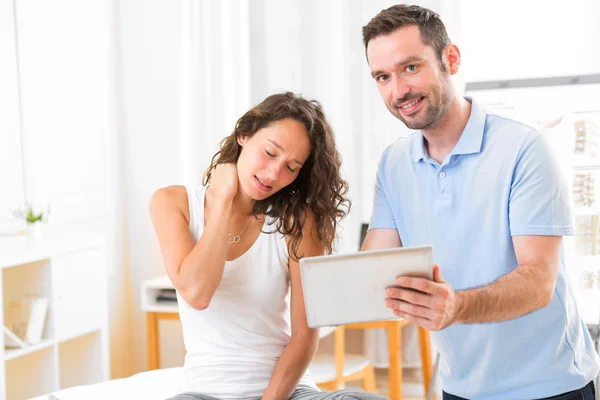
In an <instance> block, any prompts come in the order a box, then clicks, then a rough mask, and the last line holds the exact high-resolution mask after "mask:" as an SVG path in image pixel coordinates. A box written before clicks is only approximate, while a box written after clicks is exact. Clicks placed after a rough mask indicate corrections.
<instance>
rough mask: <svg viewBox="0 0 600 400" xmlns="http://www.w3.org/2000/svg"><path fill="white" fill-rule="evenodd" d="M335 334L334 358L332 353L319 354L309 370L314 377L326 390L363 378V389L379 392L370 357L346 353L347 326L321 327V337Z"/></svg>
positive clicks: (336, 388) (338, 387) (341, 386)
mask: <svg viewBox="0 0 600 400" xmlns="http://www.w3.org/2000/svg"><path fill="white" fill-rule="evenodd" d="M331 333H333V335H334V353H333V360H332V359H331V356H330V355H317V356H316V357H315V359H314V360H313V361H312V362H311V364H310V367H309V370H310V372H311V374H312V376H313V379H314V380H315V382H316V383H317V385H319V387H321V388H322V389H324V390H339V389H344V388H345V385H346V382H350V381H356V380H361V381H362V386H363V390H365V391H366V392H371V393H377V387H376V384H375V369H374V368H373V364H371V362H370V361H369V359H368V358H366V357H365V356H362V355H355V354H346V349H345V347H346V339H345V334H346V327H345V326H344V325H341V326H338V327H335V328H321V329H320V334H319V337H320V338H323V337H326V336H329V335H330V334H331Z"/></svg>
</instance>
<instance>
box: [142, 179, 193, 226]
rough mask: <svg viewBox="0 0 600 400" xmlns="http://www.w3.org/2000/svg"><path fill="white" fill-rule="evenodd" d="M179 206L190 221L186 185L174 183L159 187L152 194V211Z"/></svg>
mask: <svg viewBox="0 0 600 400" xmlns="http://www.w3.org/2000/svg"><path fill="white" fill-rule="evenodd" d="M174 207H176V208H178V209H179V210H180V211H181V212H182V213H183V214H184V216H185V219H186V220H188V221H189V214H190V212H189V204H188V195H187V189H186V188H185V186H181V185H172V186H165V187H163V188H160V189H158V190H157V191H156V192H154V194H153V195H152V199H151V201H150V210H151V212H152V213H154V212H161V211H167V210H169V209H172V208H174Z"/></svg>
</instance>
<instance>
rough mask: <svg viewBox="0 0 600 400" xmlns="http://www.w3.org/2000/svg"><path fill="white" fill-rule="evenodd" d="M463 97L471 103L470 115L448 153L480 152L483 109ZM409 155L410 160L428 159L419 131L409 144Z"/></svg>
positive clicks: (483, 118)
mask: <svg viewBox="0 0 600 400" xmlns="http://www.w3.org/2000/svg"><path fill="white" fill-rule="evenodd" d="M465 99H466V100H467V101H468V102H469V103H471V115H470V116H469V120H468V121H467V125H466V126H465V129H464V130H463V133H462V135H460V139H459V140H458V143H456V146H454V149H452V151H451V152H450V155H458V154H474V153H479V152H481V146H482V143H483V133H484V130H485V117H486V113H485V110H484V109H483V108H482V107H481V106H480V105H479V104H478V103H477V102H476V101H474V100H473V99H472V98H470V97H465ZM411 147H412V148H411V153H410V157H411V159H412V161H414V162H419V161H421V160H428V159H429V154H427V150H426V149H425V139H424V137H423V134H422V133H421V131H416V132H415V134H414V136H413V140H412V146H411Z"/></svg>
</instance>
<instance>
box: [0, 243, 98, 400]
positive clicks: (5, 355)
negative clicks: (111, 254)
mask: <svg viewBox="0 0 600 400" xmlns="http://www.w3.org/2000/svg"><path fill="white" fill-rule="evenodd" d="M105 254H106V253H105V247H104V244H103V241H102V240H101V239H98V238H92V237H85V236H84V237H82V236H78V235H73V237H52V238H41V239H35V240H31V239H28V238H26V237H0V323H2V324H4V314H5V312H6V308H7V305H8V303H9V302H10V301H11V300H13V299H19V298H21V297H29V296H35V297H46V298H48V299H49V305H48V314H47V317H46V323H45V328H44V333H43V335H42V341H41V342H40V343H37V344H35V345H30V346H28V347H26V348H23V349H14V348H12V349H8V348H5V347H4V335H3V334H2V335H0V400H21V399H29V398H32V397H37V396H41V395H44V394H47V393H51V392H54V391H57V390H60V389H64V388H67V387H71V386H76V385H84V384H91V383H96V382H102V381H105V380H108V379H109V376H110V371H109V368H110V360H109V354H110V353H109V341H108V340H109V331H108V306H107V297H106V293H107V290H106V289H107V286H106V285H107V279H106V277H107V270H108V269H107V268H106V261H105V260H106V257H105Z"/></svg>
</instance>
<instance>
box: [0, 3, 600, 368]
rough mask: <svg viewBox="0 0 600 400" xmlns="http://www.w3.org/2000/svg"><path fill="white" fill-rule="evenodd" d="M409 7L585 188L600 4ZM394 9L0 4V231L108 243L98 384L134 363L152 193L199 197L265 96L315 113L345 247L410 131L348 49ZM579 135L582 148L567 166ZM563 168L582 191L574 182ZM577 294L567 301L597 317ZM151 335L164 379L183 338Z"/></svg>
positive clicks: (151, 268) (593, 127)
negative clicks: (295, 96) (390, 152)
mask: <svg viewBox="0 0 600 400" xmlns="http://www.w3.org/2000/svg"><path fill="white" fill-rule="evenodd" d="M414 3H415V4H419V5H422V6H425V7H428V8H431V9H433V10H435V11H437V12H439V13H440V15H441V17H442V20H443V21H444V22H445V24H446V26H447V29H448V32H449V35H450V38H451V40H452V41H453V42H454V43H456V44H457V45H458V46H459V48H460V49H461V54H462V66H461V70H460V72H459V74H458V75H457V76H455V77H454V84H455V87H456V89H457V90H458V91H459V92H460V93H465V94H467V95H472V96H473V97H475V98H476V99H480V100H481V101H482V102H483V103H484V104H485V105H486V106H487V107H488V108H489V109H491V110H492V111H495V112H499V113H506V114H509V115H511V116H513V117H514V118H517V119H520V120H523V121H527V122H528V123H531V124H533V125H536V127H539V128H540V129H546V130H548V131H550V130H552V129H554V130H553V131H552V135H554V136H555V137H556V138H557V139H556V141H555V143H562V144H564V145H557V151H558V152H559V153H560V152H562V155H561V160H562V162H564V165H565V173H566V174H567V175H569V177H571V178H572V183H573V184H576V182H575V180H577V179H580V180H581V179H583V180H584V181H585V179H587V181H585V182H588V183H589V181H590V179H592V181H593V179H596V181H595V182H596V187H597V183H598V180H597V179H598V178H597V176H598V173H597V172H598V168H597V166H598V164H597V158H596V157H597V151H596V150H595V149H597V148H598V146H600V145H598V143H600V139H598V135H600V133H598V126H599V124H598V110H600V24H598V20H600V1H599V0H571V1H569V2H564V1H557V0H550V1H548V0H527V1H523V0H502V1H497V0H489V1H485V2H484V1H476V0H455V1H454V0H446V1H444V0H437V1H436V0H431V1H418V2H414ZM392 4H395V2H393V1H384V0H345V1H343V0H326V1H317V0H302V1H300V0H251V1H250V0H219V1H217V0H214V1H209V0H205V1H200V0H198V1H196V0H121V1H118V0H83V1H82V0H78V1H75V0H14V1H13V0H0V234H2V235H4V236H10V235H23V233H22V232H25V231H27V226H28V225H27V224H26V223H25V222H24V221H23V218H22V211H23V205H24V204H30V205H34V206H35V207H38V208H39V209H43V210H46V217H45V218H44V220H43V221H42V224H43V231H44V232H43V237H44V238H48V237H52V236H53V235H62V236H63V237H64V236H65V235H66V236H68V235H74V236H79V235H94V236H99V237H101V238H102V239H103V240H104V241H105V243H106V246H105V247H104V249H105V254H104V255H103V256H104V260H105V262H103V264H102V265H103V268H105V272H106V276H107V277H108V283H109V284H108V288H107V290H108V295H107V313H108V314H107V315H108V317H107V318H108V326H109V343H110V376H111V377H113V378H116V377H125V376H129V375H131V374H133V373H136V372H139V371H143V370H145V369H146V367H147V362H148V358H147V357H148V356H147V352H146V347H147V344H146V323H145V317H144V313H143V311H142V309H141V300H140V292H141V284H142V282H143V281H145V280H147V279H150V278H155V277H158V276H161V275H164V267H163V263H162V260H161V256H160V252H159V249H158V245H157V241H156V238H155V236H154V232H153V229H152V226H151V221H150V218H149V212H148V203H149V199H150V196H151V195H152V193H153V192H154V191H155V190H156V189H158V188H160V187H162V186H167V185H173V184H195V185H199V184H200V182H201V178H202V175H203V172H204V170H205V168H206V167H207V165H208V162H209V160H210V158H211V156H212V155H213V154H214V153H215V152H216V151H217V149H218V143H219V141H220V139H221V138H223V137H224V136H226V135H228V134H229V133H230V132H231V131H232V130H233V127H234V124H235V122H236V120H237V119H238V118H239V117H240V116H241V115H242V114H243V113H244V112H245V111H246V110H247V109H249V108H250V107H251V106H253V105H255V104H257V103H258V102H260V101H261V100H262V99H264V98H265V97H266V96H268V95H269V94H272V93H275V92H281V91H293V92H296V93H300V94H302V95H304V96H306V97H308V98H315V99H318V100H319V101H320V102H321V103H322V105H323V107H324V109H325V112H326V114H327V116H328V118H329V120H330V122H331V123H332V125H333V127H334V130H335V133H336V137H337V143H338V147H339V150H340V152H341V154H342V156H343V174H344V176H345V178H346V179H347V180H348V182H349V184H350V193H349V197H350V198H351V200H352V201H353V207H352V212H351V213H350V215H349V216H348V217H347V218H346V219H345V220H344V221H343V223H342V229H341V230H340V232H339V236H340V237H339V243H338V246H337V251H338V252H350V251H356V250H357V249H358V245H359V239H360V227H361V224H362V223H364V222H368V220H369V217H370V213H371V200H372V195H373V184H374V177H375V172H376V168H377V163H378V160H379V156H380V154H381V152H382V150H383V149H384V148H385V146H387V145H388V144H390V143H391V142H393V141H394V140H395V139H396V138H398V137H400V136H403V135H406V134H407V133H408V131H407V130H406V128H405V127H404V126H403V125H402V124H401V122H400V121H398V120H396V119H395V118H393V117H392V116H391V115H390V114H389V112H388V111H387V109H386V108H385V106H384V104H383V102H382V100H381V99H380V97H379V94H378V92H377V88H376V86H375V83H374V82H373V80H372V78H371V77H370V74H369V69H368V66H367V63H366V60H365V54H364V47H363V45H362V41H361V27H362V26H363V25H364V24H366V23H367V22H368V21H369V20H370V18H372V17H373V16H375V14H377V13H378V12H379V11H380V10H382V9H384V8H387V7H388V6H390V5H392ZM577 121H583V122H580V123H579V125H577V126H580V127H583V129H584V131H585V134H586V135H587V136H586V137H585V138H584V139H586V140H587V142H586V146H587V147H584V148H583V150H581V149H580V150H581V151H580V152H579V153H578V152H577V151H575V147H574V146H575V142H576V140H577V129H575V128H574V126H575V125H574V124H575V122H577ZM579 132H580V136H581V130H580V131H579ZM594 132H595V133H594ZM596 134H598V135H596ZM594 135H596V136H594ZM578 156H580V157H578ZM582 157H583V158H582ZM573 165H575V167H576V168H579V169H576V170H575V171H579V174H580V175H582V174H588V175H589V177H588V178H586V177H584V178H577V177H575V173H574V172H573V169H572V167H573ZM588 175H586V176H588ZM586 187H587V188H588V189H589V187H590V186H589V185H588V186H586ZM590 190H591V192H590ZM590 190H588V195H587V197H585V200H581V201H580V205H581V206H582V207H583V211H582V212H581V213H579V214H578V215H581V216H582V218H581V219H580V225H581V229H582V230H583V231H585V232H587V233H589V235H588V234H587V233H585V235H583V236H585V237H584V239H582V240H583V242H581V243H574V244H573V249H575V248H576V247H577V246H579V248H580V251H576V249H575V250H573V253H572V254H573V257H578V256H581V257H583V258H582V259H584V260H585V261H582V263H580V264H578V265H579V266H582V267H581V268H582V271H583V270H585V271H583V272H582V274H583V273H584V272H585V274H587V275H585V276H586V277H587V278H585V279H587V280H585V282H586V283H585V284H586V285H587V284H588V283H589V282H591V281H594V279H595V281H594V282H595V284H597V281H598V279H597V274H596V275H594V274H595V273H596V270H595V268H597V267H598V266H600V263H598V258H593V257H592V258H590V257H591V256H593V255H595V254H596V252H595V249H596V246H597V245H596V242H593V240H595V238H596V236H594V235H595V234H596V233H595V231H594V232H592V230H593V229H596V225H593V221H594V219H593V217H594V215H595V216H596V219H595V221H596V223H597V214H598V213H599V212H598V208H597V203H595V200H594V201H591V200H590V199H595V198H594V193H595V192H594V190H597V188H596V189H594V185H592V189H590ZM592 192H594V193H592ZM19 211H20V212H21V214H19ZM48 211H49V214H48ZM586 224H587V225H586ZM586 229H587V230H586ZM588 231H589V232H588ZM588 239H589V240H588ZM0 240H2V238H0ZM586 240H587V241H586ZM586 246H587V247H586ZM3 250H4V251H8V250H6V248H4V249H3ZM0 251H2V248H1V247H0ZM584 266H585V267H584ZM582 279H583V278H582ZM582 282H584V280H582ZM582 285H583V284H582ZM590 285H591V284H590ZM590 285H588V286H586V287H588V288H589V289H590V290H587V291H584V290H583V289H581V291H580V292H581V296H583V297H585V296H588V297H585V299H587V300H585V302H586V303H589V302H592V303H594V304H598V300H597V297H594V296H596V291H597V290H596V289H593V288H594V286H593V285H591V286H590ZM582 288H583V286H582ZM592 289H593V290H592ZM589 296H591V297H589ZM588 314H590V315H591V317H590V318H592V319H593V318H596V316H597V311H595V309H594V310H592V311H589V312H588ZM161 324H162V323H161ZM162 329H163V332H162V333H161V338H160V340H161V344H162V345H161V366H174V365H181V363H182V360H183V354H184V351H183V347H182V345H181V338H180V335H181V332H180V330H179V327H178V326H177V325H176V323H175V322H165V323H164V327H162ZM411 335H413V336H411ZM357 340H359V339H357ZM382 340H383V341H385V338H383V339H382V337H380V336H378V334H377V332H370V333H369V334H367V335H365V336H364V337H361V338H360V340H359V342H360V344H357V346H358V347H360V348H361V349H362V350H363V351H365V352H367V353H368V354H370V356H371V358H372V359H373V360H374V363H375V365H376V366H378V365H379V366H381V367H385V366H386V365H387V360H386V353H387V350H386V348H385V347H382V346H381V342H382ZM411 343H412V345H411ZM414 343H415V339H414V333H410V332H407V333H406V335H405V336H404V340H403V344H404V346H405V349H407V351H405V354H404V362H405V365H406V366H407V367H410V366H412V365H418V356H417V354H418V350H417V351H414V352H412V351H411V350H410V349H411V348H414V347H415V344H414Z"/></svg>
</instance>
